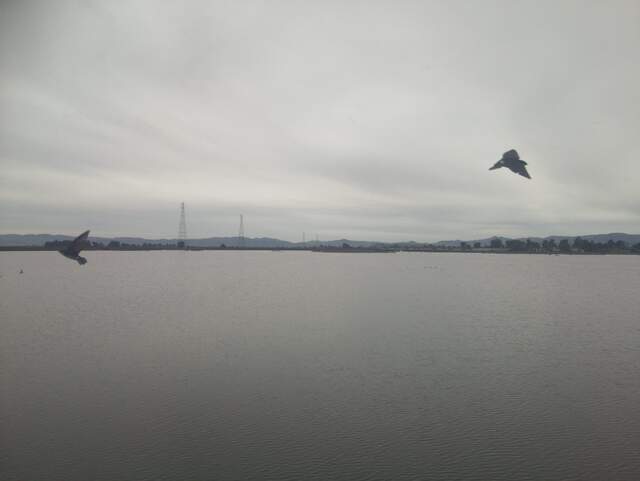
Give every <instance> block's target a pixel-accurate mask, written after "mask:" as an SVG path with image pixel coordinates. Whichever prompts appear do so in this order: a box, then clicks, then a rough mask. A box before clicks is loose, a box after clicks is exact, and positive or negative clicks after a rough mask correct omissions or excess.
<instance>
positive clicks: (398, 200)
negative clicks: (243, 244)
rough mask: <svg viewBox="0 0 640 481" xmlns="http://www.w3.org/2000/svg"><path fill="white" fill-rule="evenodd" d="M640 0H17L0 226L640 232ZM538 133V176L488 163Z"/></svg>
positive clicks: (4, 70) (12, 14)
mask: <svg viewBox="0 0 640 481" xmlns="http://www.w3.org/2000/svg"><path fill="white" fill-rule="evenodd" d="M639 20H640V6H639V5H638V3H637V2H635V1H617V2H611V3H610V2H606V3H605V2H583V1H575V2H571V1H565V2H507V1H496V2H464V3H463V2H454V3H452V2H409V1H407V2H390V1H389V2H294V1H281V2H208V1H206V2H205V1H202V2H193V1H192V2H184V3H183V2H158V1H153V2H152V1H136V2H127V3H119V2H93V3H91V2H71V1H61V2H54V3H52V2H44V1H42V2H36V1H26V2H25V1H17V0H16V1H9V2H3V4H2V5H0V165H1V168H2V170H1V173H0V202H1V204H2V207H0V229H1V230H2V232H5V233H8V232H16V233H26V232H44V231H49V232H75V231H77V230H81V229H83V228H85V226H89V227H91V228H92V229H93V232H94V233H95V234H96V235H148V236H173V235H175V231H176V230H177V217H178V205H179V202H181V201H185V202H186V203H187V209H188V211H187V214H188V222H189V231H190V234H191V235H193V236H207V235H221V234H233V233H235V231H236V230H237V215H238V214H240V213H244V214H245V216H246V219H247V221H246V223H247V234H248V235H271V236H278V237H283V238H288V239H298V238H299V237H300V233H301V232H302V231H303V230H304V231H306V232H308V233H309V234H310V235H314V234H315V233H318V235H319V236H320V237H321V238H329V237H343V236H344V237H352V238H368V239H379V240H396V239H409V238H411V239H416V240H439V239H441V238H453V237H455V238H471V237H476V236H477V237H480V236H484V235H491V234H505V235H546V234H551V233H566V234H581V233H582V234H584V233H591V232H602V231H630V232H637V231H638V228H639V227H640V202H638V195H637V191H638V190H639V188H640V166H639V165H640V164H639V163H638V160H637V159H638V158H640V146H639V145H638V143H637V140H636V137H637V132H638V131H640V91H639V90H638V89H637V87H636V86H637V85H640V67H639V66H638V62H637V51H638V48H639V47H640V21H639ZM512 147H515V148H517V149H518V150H519V152H520V153H521V155H522V157H523V158H524V159H525V160H526V161H528V162H529V167H530V171H531V174H532V176H533V180H532V181H531V182H527V181H525V180H524V179H521V178H519V177H516V176H514V175H511V174H510V173H508V172H502V171H497V172H488V171H487V169H488V167H489V166H490V165H491V164H492V163H493V162H494V161H495V160H497V158H499V156H500V155H501V153H502V152H503V151H505V150H507V149H509V148H512Z"/></svg>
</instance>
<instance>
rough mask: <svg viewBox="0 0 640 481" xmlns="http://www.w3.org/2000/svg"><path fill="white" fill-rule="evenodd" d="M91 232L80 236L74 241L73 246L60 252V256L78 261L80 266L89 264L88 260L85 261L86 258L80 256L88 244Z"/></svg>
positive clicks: (70, 245)
mask: <svg viewBox="0 0 640 481" xmlns="http://www.w3.org/2000/svg"><path fill="white" fill-rule="evenodd" d="M89 232H90V231H85V232H83V233H82V234H80V235H79V236H78V237H76V238H75V239H73V241H72V242H71V244H69V245H68V246H67V247H65V248H64V249H62V250H61V251H59V252H60V254H62V255H63V256H65V257H67V258H69V259H73V260H74V261H77V262H78V264H80V265H84V264H86V263H87V259H85V258H84V257H82V256H81V255H80V251H81V250H82V249H83V248H84V247H85V245H86V244H87V243H88V242H87V238H88V237H89Z"/></svg>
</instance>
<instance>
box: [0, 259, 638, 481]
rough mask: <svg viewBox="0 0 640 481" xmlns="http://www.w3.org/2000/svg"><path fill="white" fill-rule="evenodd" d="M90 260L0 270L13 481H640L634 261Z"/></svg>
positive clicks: (5, 434)
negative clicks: (86, 261) (77, 262)
mask: <svg viewBox="0 0 640 481" xmlns="http://www.w3.org/2000/svg"><path fill="white" fill-rule="evenodd" d="M86 257H87V259H88V261H89V263H88V264H87V265H86V266H82V267H81V266H79V265H78V264H76V263H75V262H72V261H69V260H67V259H65V258H64V257H62V256H61V255H59V254H57V253H55V252H31V253H26V252H24V253H7V252H3V253H0V275H1V276H2V277H0V326H1V332H0V350H1V353H0V355H1V366H0V374H1V378H0V382H1V386H0V388H1V389H0V396H1V398H0V399H1V404H0V406H1V409H0V415H1V418H0V422H1V438H0V439H1V443H2V446H1V447H0V463H1V466H0V479H2V480H3V481H23V480H29V481H38V480H60V481H62V480H64V481H75V480H78V481H86V480H92V481H101V480H105V481H107V480H108V481H113V480H135V481H141V480H154V481H157V480H203V481H204V480H234V481H235V480H279V481H280V480H296V481H298V480H329V479H332V480H391V479H394V480H483V481H484V480H493V481H496V480H505V481H507V480H508V481H514V480H545V481H552V480H558V481H560V480H562V481H567V480H580V481H585V480H594V481H602V480H616V481H625V480H629V481H637V480H638V479H640V257H639V256H592V257H588V256H535V255H491V254H435V253H397V254H335V253H334V254H329V253H311V252H237V251H236V252H224V251H223V252H212V251H209V252H135V253H134V252H87V253H86ZM21 268H22V269H23V270H24V273H23V274H19V270H20V269H21Z"/></svg>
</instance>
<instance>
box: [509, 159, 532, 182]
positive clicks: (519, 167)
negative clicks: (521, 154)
mask: <svg viewBox="0 0 640 481" xmlns="http://www.w3.org/2000/svg"><path fill="white" fill-rule="evenodd" d="M525 165H527V164H526V163H525V162H522V161H520V162H518V163H517V164H515V165H513V166H512V167H510V169H511V170H512V171H514V172H515V173H516V174H518V175H521V176H522V177H526V178H527V179H530V178H531V176H530V175H529V172H527V168H526V167H525Z"/></svg>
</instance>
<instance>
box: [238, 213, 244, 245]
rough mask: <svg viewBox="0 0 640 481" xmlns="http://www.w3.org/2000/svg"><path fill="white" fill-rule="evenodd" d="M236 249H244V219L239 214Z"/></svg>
mask: <svg viewBox="0 0 640 481" xmlns="http://www.w3.org/2000/svg"><path fill="white" fill-rule="evenodd" d="M238 247H240V248H241V249H244V217H243V215H242V214H240V229H239V230H238Z"/></svg>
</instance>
